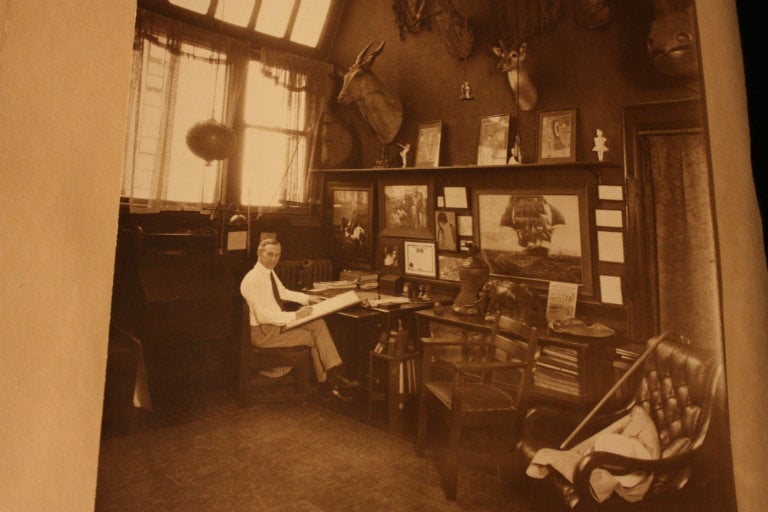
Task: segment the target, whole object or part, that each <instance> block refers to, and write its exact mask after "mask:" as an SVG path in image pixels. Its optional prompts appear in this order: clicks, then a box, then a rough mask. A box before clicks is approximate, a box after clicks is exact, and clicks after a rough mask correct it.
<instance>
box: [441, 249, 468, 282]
mask: <svg viewBox="0 0 768 512" xmlns="http://www.w3.org/2000/svg"><path fill="white" fill-rule="evenodd" d="M462 261H464V258H463V257H462V256H454V255H451V254H438V255H437V269H438V278H439V279H443V280H445V281H459V267H460V266H461V262H462Z"/></svg>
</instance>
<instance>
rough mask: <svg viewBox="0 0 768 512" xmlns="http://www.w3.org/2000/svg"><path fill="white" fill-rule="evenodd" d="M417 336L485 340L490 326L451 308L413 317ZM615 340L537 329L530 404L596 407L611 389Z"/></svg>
mask: <svg viewBox="0 0 768 512" xmlns="http://www.w3.org/2000/svg"><path fill="white" fill-rule="evenodd" d="M415 316H416V320H417V324H418V325H417V329H418V335H419V336H420V337H421V336H440V337H442V336H467V337H473V336H480V337H486V336H487V335H488V334H489V333H490V331H491V323H490V322H486V321H485V320H484V319H483V318H482V317H477V316H466V315H457V314H456V313H454V312H453V311H452V310H451V309H450V308H446V309H445V310H443V311H442V312H441V313H439V314H438V313H436V312H435V311H434V310H433V309H429V310H424V311H418V312H417V313H416V314H415ZM616 345H617V339H616V338H615V337H610V338H577V337H573V336H566V335H562V334H558V333H555V332H553V331H551V330H550V329H548V328H541V329H539V353H538V354H537V356H536V358H537V364H536V368H535V369H534V385H533V388H532V389H531V400H532V401H533V402H556V403H558V404H569V405H574V406H576V407H580V408H582V407H583V408H588V407H589V406H591V405H593V404H595V403H596V402H597V401H598V400H600V398H601V397H602V396H603V394H604V393H605V392H606V391H607V390H608V389H610V387H611V385H613V382H614V380H613V360H614V354H615V346H616Z"/></svg>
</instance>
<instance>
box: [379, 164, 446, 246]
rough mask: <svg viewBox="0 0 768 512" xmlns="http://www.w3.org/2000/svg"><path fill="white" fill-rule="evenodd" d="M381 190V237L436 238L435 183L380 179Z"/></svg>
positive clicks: (431, 181) (413, 179) (408, 179)
mask: <svg viewBox="0 0 768 512" xmlns="http://www.w3.org/2000/svg"><path fill="white" fill-rule="evenodd" d="M378 189H379V224H380V226H381V232H380V233H379V234H380V235H381V236H395V237H401V238H433V237H434V221H435V219H434V211H435V208H434V204H435V196H434V180H432V179H431V178H405V177H404V178H392V179H381V180H380V181H379V186H378Z"/></svg>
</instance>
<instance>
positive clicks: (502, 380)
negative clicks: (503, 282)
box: [416, 313, 538, 500]
mask: <svg viewBox="0 0 768 512" xmlns="http://www.w3.org/2000/svg"><path fill="white" fill-rule="evenodd" d="M500 324H503V329H504V331H505V335H506V334H509V335H510V336H511V337H506V336H502V335H500V334H499V330H500ZM421 343H422V347H423V358H422V372H421V386H420V402H419V413H418V426H417V433H416V454H417V455H418V456H423V455H424V451H425V445H426V438H427V416H428V413H433V414H434V415H435V416H437V417H439V418H440V419H441V420H442V421H444V422H445V424H446V425H447V426H448V430H449V446H448V456H447V462H446V464H445V471H444V474H445V477H444V493H445V496H446V498H447V499H449V500H455V499H456V485H457V478H458V463H459V441H460V437H461V431H462V428H463V427H466V426H472V427H479V426H487V427H492V426H501V425H503V426H509V427H510V428H518V426H519V424H520V422H521V421H522V418H523V417H524V415H525V410H526V408H525V399H526V393H527V390H528V388H529V386H530V385H531V381H532V376H531V372H532V370H533V365H534V360H535V354H536V351H537V350H538V345H537V343H538V335H537V332H536V329H535V328H533V327H529V326H527V325H525V324H524V323H521V322H518V321H515V320H512V319H511V318H507V317H502V316H501V314H500V313H497V314H496V316H495V318H494V323H493V329H492V331H491V335H490V337H489V338H488V339H485V340H466V339H446V338H421ZM450 346H453V347H459V348H460V352H461V353H464V354H465V355H466V357H461V358H460V360H446V359H441V358H440V357H441V356H440V352H441V351H442V352H444V351H443V350H441V349H444V348H446V347H450ZM437 370H440V371H437ZM446 372H447V373H446ZM439 373H442V374H443V375H446V374H447V375H449V376H451V378H450V380H445V379H443V380H437V378H434V377H437V375H438V374H439ZM433 375H434V377H433Z"/></svg>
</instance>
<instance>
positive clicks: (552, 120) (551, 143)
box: [538, 108, 576, 163]
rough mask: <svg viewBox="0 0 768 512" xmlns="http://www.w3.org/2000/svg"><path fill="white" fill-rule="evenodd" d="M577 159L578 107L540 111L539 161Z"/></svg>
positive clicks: (568, 160) (551, 161) (572, 160)
mask: <svg viewBox="0 0 768 512" xmlns="http://www.w3.org/2000/svg"><path fill="white" fill-rule="evenodd" d="M575 161H576V109H575V108H573V109H567V110H555V111H551V112H539V140H538V162H539V163H558V162H575Z"/></svg>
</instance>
